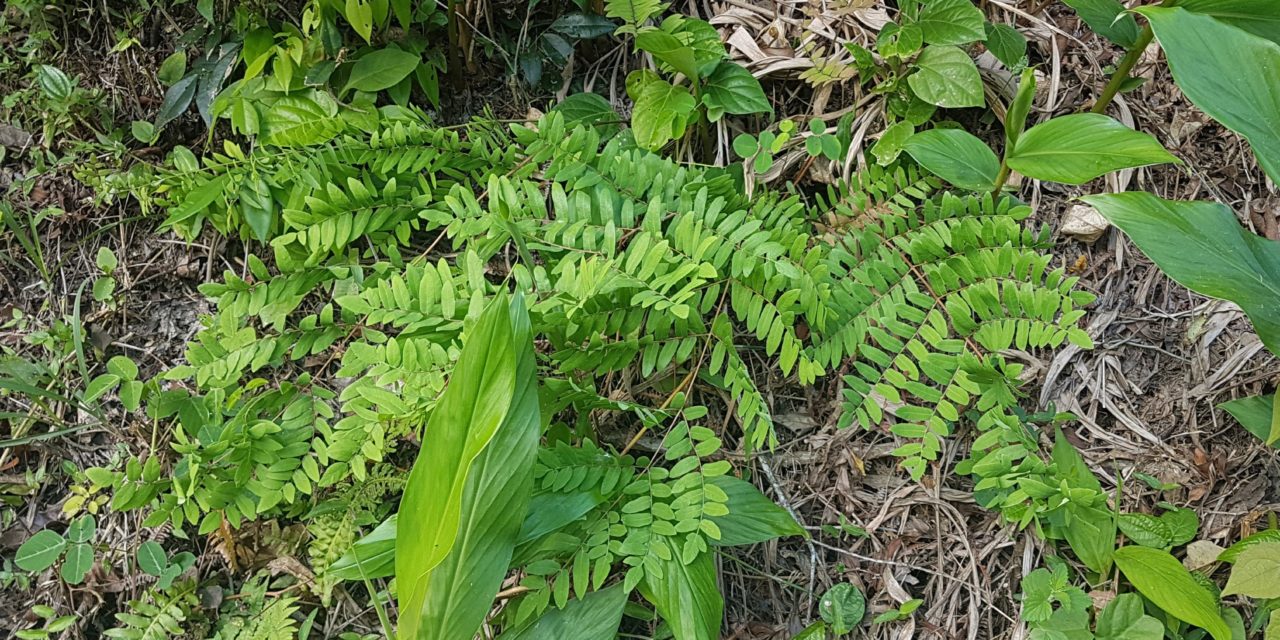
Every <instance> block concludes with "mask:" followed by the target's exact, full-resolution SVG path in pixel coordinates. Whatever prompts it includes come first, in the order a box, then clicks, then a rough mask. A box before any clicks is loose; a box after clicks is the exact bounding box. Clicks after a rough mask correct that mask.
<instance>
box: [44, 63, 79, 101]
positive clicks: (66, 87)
mask: <svg viewBox="0 0 1280 640" xmlns="http://www.w3.org/2000/svg"><path fill="white" fill-rule="evenodd" d="M36 86H38V87H40V91H42V92H44V94H45V95H46V96H48V97H49V98H50V99H51V100H53V101H54V102H65V101H66V100H67V99H69V98H70V97H71V92H72V91H74V90H75V88H76V83H75V82H74V81H72V80H71V78H69V77H67V74H65V73H63V71H62V69H59V68H57V67H55V66H53V65H49V64H41V65H36Z"/></svg>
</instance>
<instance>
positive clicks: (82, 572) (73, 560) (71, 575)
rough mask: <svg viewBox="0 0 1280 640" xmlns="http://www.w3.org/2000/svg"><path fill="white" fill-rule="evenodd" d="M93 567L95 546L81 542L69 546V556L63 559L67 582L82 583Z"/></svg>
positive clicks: (64, 576)
mask: <svg viewBox="0 0 1280 640" xmlns="http://www.w3.org/2000/svg"><path fill="white" fill-rule="evenodd" d="M92 569H93V547H92V546H90V545H88V544H85V543H83V542H79V543H76V544H73V545H70V546H68V547H67V557H66V558H64V559H63V560H62V570H61V571H60V573H61V574H62V579H63V581H65V582H66V583H67V584H80V583H81V582H84V577H85V576H86V575H88V574H89V571H90V570H92Z"/></svg>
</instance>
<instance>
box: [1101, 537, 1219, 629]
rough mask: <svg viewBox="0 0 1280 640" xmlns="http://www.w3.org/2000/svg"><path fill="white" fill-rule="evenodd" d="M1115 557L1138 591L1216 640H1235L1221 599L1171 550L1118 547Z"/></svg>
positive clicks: (1117, 563) (1117, 564)
mask: <svg viewBox="0 0 1280 640" xmlns="http://www.w3.org/2000/svg"><path fill="white" fill-rule="evenodd" d="M1115 560H1116V566H1118V567H1120V571H1121V572H1122V573H1124V577H1126V578H1128V579H1129V582H1131V583H1133V586H1134V587H1135V588H1137V590H1138V593H1141V594H1142V595H1144V596H1146V597H1147V599H1148V600H1150V601H1151V602H1153V603H1155V604H1156V606H1158V607H1160V608H1161V609H1164V610H1165V611H1166V612H1167V613H1169V615H1172V616H1173V617H1175V618H1177V619H1179V620H1182V621H1183V622H1187V623H1189V624H1193V625H1195V626H1197V627H1200V628H1202V629H1204V630H1205V631H1208V632H1209V635H1211V636H1213V638H1214V640H1231V629H1230V628H1228V627H1227V623H1226V621H1224V620H1223V619H1222V615H1221V614H1220V613H1218V600H1217V598H1215V597H1214V596H1213V594H1212V593H1209V591H1208V590H1207V589H1205V588H1204V587H1202V586H1200V584H1199V583H1198V582H1196V580H1195V578H1193V577H1191V572H1189V571H1187V568H1186V567H1184V566H1182V563H1181V562H1178V559H1177V558H1175V557H1173V556H1172V555H1170V554H1169V552H1167V551H1161V550H1160V549H1149V548H1147V547H1124V548H1121V549H1118V550H1116V554H1115Z"/></svg>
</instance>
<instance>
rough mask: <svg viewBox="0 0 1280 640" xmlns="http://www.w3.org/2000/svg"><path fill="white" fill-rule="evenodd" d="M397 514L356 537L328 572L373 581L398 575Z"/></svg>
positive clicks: (343, 576)
mask: <svg viewBox="0 0 1280 640" xmlns="http://www.w3.org/2000/svg"><path fill="white" fill-rule="evenodd" d="M398 517H399V516H398V515H397V514H392V515H391V517H389V518H387V519H386V520H383V521H382V523H381V524H379V525H378V526H376V527H374V528H373V531H370V532H369V533H368V534H367V535H365V536H364V537H362V538H360V539H359V540H356V541H355V542H354V543H353V544H352V545H351V548H350V549H348V550H347V552H346V553H344V554H343V555H342V557H340V558H338V559H337V560H336V561H334V563H333V564H331V565H329V571H328V573H329V575H330V576H333V577H335V578H338V579H340V580H371V579H373V578H384V577H387V576H390V575H395V567H396V521H397V519H398Z"/></svg>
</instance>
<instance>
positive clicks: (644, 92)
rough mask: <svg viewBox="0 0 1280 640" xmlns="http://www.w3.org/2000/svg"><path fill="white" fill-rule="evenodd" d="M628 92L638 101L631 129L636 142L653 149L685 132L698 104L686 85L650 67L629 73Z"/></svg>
mask: <svg viewBox="0 0 1280 640" xmlns="http://www.w3.org/2000/svg"><path fill="white" fill-rule="evenodd" d="M627 94H628V95H630V96H631V100H632V101H633V102H635V108H634V109H633V110H632V112H631V129H632V133H633V135H634V136H635V139H636V144H639V145H640V146H641V147H643V148H645V149H648V150H650V151H656V150H658V149H661V148H662V147H663V146H664V145H666V144H667V143H668V142H671V141H672V140H674V139H676V138H679V137H680V136H683V135H684V131H685V127H686V126H688V123H689V116H690V115H691V114H692V113H693V110H694V108H696V107H697V106H698V104H697V102H696V101H695V100H694V98H693V95H692V94H690V93H689V91H688V90H687V89H685V88H684V87H677V86H675V85H673V84H671V83H670V82H667V81H666V80H664V79H662V78H660V77H658V75H657V74H655V73H652V72H649V71H643V70H641V71H633V72H631V74H630V75H628V76H627Z"/></svg>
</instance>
